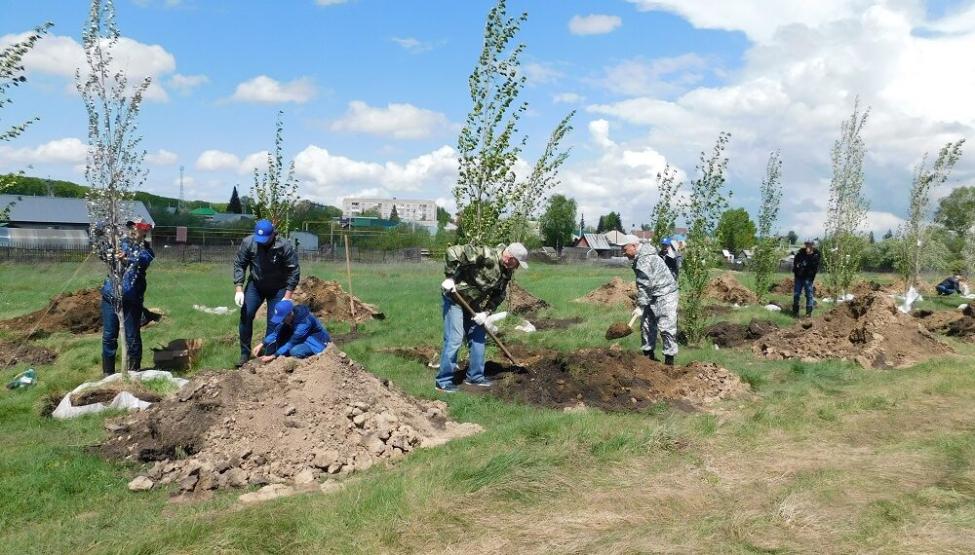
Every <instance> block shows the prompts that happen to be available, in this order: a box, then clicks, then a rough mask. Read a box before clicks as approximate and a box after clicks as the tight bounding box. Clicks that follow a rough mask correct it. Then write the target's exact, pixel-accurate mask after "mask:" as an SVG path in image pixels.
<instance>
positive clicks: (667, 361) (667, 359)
mask: <svg viewBox="0 0 975 555" xmlns="http://www.w3.org/2000/svg"><path fill="white" fill-rule="evenodd" d="M664 364H666V365H667V366H673V365H674V355H664Z"/></svg>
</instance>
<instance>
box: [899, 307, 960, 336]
mask: <svg viewBox="0 0 975 555" xmlns="http://www.w3.org/2000/svg"><path fill="white" fill-rule="evenodd" d="M913 316H914V317H915V318H918V319H919V320H920V322H921V325H923V326H924V327H925V328H927V329H928V330H929V331H931V332H934V333H943V334H945V335H947V336H950V337H959V338H962V339H968V340H975V308H973V307H972V305H968V306H967V307H965V309H964V310H963V311H962V313H961V314H959V313H957V312H954V311H947V310H944V311H937V312H934V311H931V310H918V311H915V312H914V313H913Z"/></svg>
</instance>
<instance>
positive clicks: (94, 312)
mask: <svg viewBox="0 0 975 555" xmlns="http://www.w3.org/2000/svg"><path fill="white" fill-rule="evenodd" d="M101 304H102V294H101V292H100V291H99V290H98V289H94V288H92V289H82V290H81V291H75V292H74V293H63V294H61V295H58V296H56V297H54V298H53V299H51V302H50V303H48V305H47V306H46V307H44V308H42V309H41V310H38V311H35V312H31V313H30V314H25V315H23V316H18V317H17V318H13V319H10V320H5V321H3V322H0V329H6V330H11V331H17V332H23V333H31V332H33V333H32V334H31V335H32V337H38V336H46V335H49V334H52V333H55V332H62V331H66V332H70V333H95V332H98V331H101V329H102V311H101Z"/></svg>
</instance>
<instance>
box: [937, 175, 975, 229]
mask: <svg viewBox="0 0 975 555" xmlns="http://www.w3.org/2000/svg"><path fill="white" fill-rule="evenodd" d="M934 221H935V222H937V223H939V224H941V225H943V226H945V227H946V228H948V229H949V230H950V231H953V232H955V233H957V234H958V235H961V236H964V235H965V234H966V233H967V232H968V230H969V229H970V228H971V227H972V225H975V187H956V188H955V189H954V190H953V191H951V193H949V194H948V196H946V197H944V198H942V199H941V200H940V201H938V210H937V211H936V212H935V214H934Z"/></svg>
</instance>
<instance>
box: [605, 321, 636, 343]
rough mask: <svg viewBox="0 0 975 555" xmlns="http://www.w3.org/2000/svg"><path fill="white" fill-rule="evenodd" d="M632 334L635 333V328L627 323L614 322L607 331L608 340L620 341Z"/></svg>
mask: <svg viewBox="0 0 975 555" xmlns="http://www.w3.org/2000/svg"><path fill="white" fill-rule="evenodd" d="M631 333H633V328H631V327H630V326H628V325H627V324H626V322H613V323H612V324H610V326H609V329H607V330H606V339H619V338H621V337H626V336H628V335H630V334H631Z"/></svg>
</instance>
